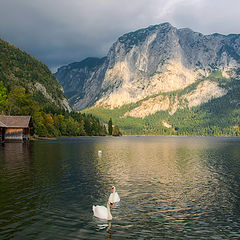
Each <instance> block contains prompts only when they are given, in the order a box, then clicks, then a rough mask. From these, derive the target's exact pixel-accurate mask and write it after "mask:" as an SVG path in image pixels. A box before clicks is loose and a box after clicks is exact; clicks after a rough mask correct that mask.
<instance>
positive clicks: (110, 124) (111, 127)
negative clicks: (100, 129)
mask: <svg viewBox="0 0 240 240" xmlns="http://www.w3.org/2000/svg"><path fill="white" fill-rule="evenodd" d="M112 131H113V126H112V118H110V119H109V122H108V134H109V135H112Z"/></svg>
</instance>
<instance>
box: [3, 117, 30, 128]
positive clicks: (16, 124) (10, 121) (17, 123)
mask: <svg viewBox="0 0 240 240" xmlns="http://www.w3.org/2000/svg"><path fill="white" fill-rule="evenodd" d="M29 126H32V121H31V116H3V115H1V116H0V127H8V128H11V127H12V128H27V127H29Z"/></svg>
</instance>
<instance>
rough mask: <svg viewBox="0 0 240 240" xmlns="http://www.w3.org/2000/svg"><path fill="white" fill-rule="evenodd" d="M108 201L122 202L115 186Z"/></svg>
mask: <svg viewBox="0 0 240 240" xmlns="http://www.w3.org/2000/svg"><path fill="white" fill-rule="evenodd" d="M108 201H110V202H111V203H117V202H120V197H119V195H118V193H117V192H116V188H115V187H114V186H112V193H111V194H110V196H109V198H108Z"/></svg>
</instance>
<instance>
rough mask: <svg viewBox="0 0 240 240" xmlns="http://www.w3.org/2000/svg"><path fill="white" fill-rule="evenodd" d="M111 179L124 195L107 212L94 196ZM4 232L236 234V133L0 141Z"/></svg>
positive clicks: (239, 231)
mask: <svg viewBox="0 0 240 240" xmlns="http://www.w3.org/2000/svg"><path fill="white" fill-rule="evenodd" d="M99 150H101V151H102V154H98V151H99ZM112 185H114V186H115V187H116V190H117V192H118V194H119V196H120V198H121V201H120V203H118V204H115V206H114V209H112V210H111V213H112V216H113V219H112V221H111V222H107V221H105V220H101V219H98V218H96V217H94V216H93V213H92V205H105V206H106V203H107V200H108V197H109V194H110V192H111V187H112ZM0 239H24V240H25V239H240V138H229V137H228V138H227V137H226V138H225V137H219V138H218V137H116V138H114V137H79V138H78V137H76V138H59V139H56V140H42V141H40V140H39V141H32V142H30V143H28V144H22V143H8V144H3V145H0Z"/></svg>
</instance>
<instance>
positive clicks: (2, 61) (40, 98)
mask: <svg viewBox="0 0 240 240" xmlns="http://www.w3.org/2000/svg"><path fill="white" fill-rule="evenodd" d="M0 114H5V115H31V116H33V122H34V126H35V128H34V130H33V132H32V134H35V135H37V136H63V135H64V136H80V135H81V136H85V135H105V134H106V129H105V127H104V126H103V125H102V124H101V123H100V122H99V120H98V119H96V118H95V117H93V116H91V115H85V114H80V113H74V112H72V109H71V107H70V105H69V103H68V101H67V99H66V97H65V96H64V93H63V91H62V87H61V85H60V83H59V82H58V81H57V80H56V78H55V77H54V75H53V74H52V73H51V72H50V70H49V69H48V67H47V66H46V65H44V64H42V63H41V62H39V61H38V60H36V59H35V58H33V57H32V56H30V55H29V54H27V53H25V52H23V51H21V50H20V49H18V48H16V47H14V46H12V45H11V44H9V43H7V42H5V41H2V40H0Z"/></svg>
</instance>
